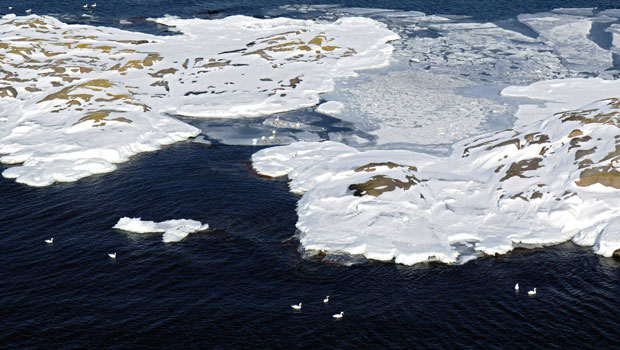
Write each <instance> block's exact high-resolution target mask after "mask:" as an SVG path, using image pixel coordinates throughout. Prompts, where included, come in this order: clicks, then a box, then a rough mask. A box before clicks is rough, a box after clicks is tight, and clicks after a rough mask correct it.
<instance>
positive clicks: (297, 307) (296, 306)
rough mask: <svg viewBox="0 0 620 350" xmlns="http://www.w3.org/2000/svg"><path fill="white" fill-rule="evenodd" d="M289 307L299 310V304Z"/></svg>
mask: <svg viewBox="0 0 620 350" xmlns="http://www.w3.org/2000/svg"><path fill="white" fill-rule="evenodd" d="M291 307H292V308H293V309H295V310H301V303H299V305H291Z"/></svg>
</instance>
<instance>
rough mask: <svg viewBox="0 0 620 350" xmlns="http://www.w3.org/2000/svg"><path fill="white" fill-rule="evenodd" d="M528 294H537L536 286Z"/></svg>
mask: <svg viewBox="0 0 620 350" xmlns="http://www.w3.org/2000/svg"><path fill="white" fill-rule="evenodd" d="M527 295H536V288H534V290H530V291H529V292H527Z"/></svg>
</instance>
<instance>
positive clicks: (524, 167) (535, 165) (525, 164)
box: [499, 158, 543, 181]
mask: <svg viewBox="0 0 620 350" xmlns="http://www.w3.org/2000/svg"><path fill="white" fill-rule="evenodd" d="M542 160H543V159H542V158H532V159H524V160H521V161H518V162H515V163H512V164H511V165H510V167H509V168H508V170H507V171H506V175H504V177H502V178H501V179H500V180H499V181H505V180H508V179H510V178H511V177H515V176H517V177H520V178H528V177H531V176H525V175H523V173H524V172H526V171H532V170H536V169H540V168H541V167H542V165H541V164H540V162H542Z"/></svg>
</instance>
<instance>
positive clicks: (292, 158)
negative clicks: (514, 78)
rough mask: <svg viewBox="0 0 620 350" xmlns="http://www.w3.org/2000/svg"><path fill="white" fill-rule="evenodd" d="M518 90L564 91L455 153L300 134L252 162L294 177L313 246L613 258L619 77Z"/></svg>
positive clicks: (455, 255)
mask: <svg viewBox="0 0 620 350" xmlns="http://www.w3.org/2000/svg"><path fill="white" fill-rule="evenodd" d="M568 87H570V89H569V88H568ZM517 90H518V93H519V95H520V96H524V97H529V98H535V97H536V98H545V97H546V98H554V97H555V96H563V98H562V99H561V100H555V101H553V102H552V104H553V105H552V107H548V106H547V107H545V106H541V107H540V108H547V109H545V111H546V112H548V113H549V114H547V115H546V116H545V117H540V118H539V119H537V120H536V119H534V118H531V117H530V118H529V119H528V122H519V121H518V122H517V123H516V125H515V127H514V128H511V129H507V130H504V131H499V132H492V133H488V134H485V135H480V136H476V137H471V138H468V139H465V140H463V141H460V142H458V143H456V144H455V145H454V146H453V152H452V154H451V155H450V156H449V157H436V156H431V155H428V154H423V153H417V152H411V151H397V150H391V151H390V150H376V151H364V152H361V151H358V150H356V149H354V148H352V147H349V146H346V145H343V144H341V143H336V142H321V143H312V142H300V143H295V144H291V145H288V146H281V147H274V148H268V149H264V150H261V151H259V152H257V153H256V154H254V155H253V157H252V161H253V166H254V168H255V169H256V170H257V171H258V172H259V173H261V174H263V175H267V176H283V175H287V176H288V177H289V179H290V180H291V181H290V188H291V191H292V192H294V193H298V194H303V196H302V197H301V199H300V200H299V203H298V208H297V213H298V217H299V219H298V222H297V228H298V229H299V230H300V232H301V234H300V243H301V245H302V247H303V248H304V249H305V250H306V251H308V252H319V251H323V252H327V253H346V254H353V255H358V254H359V255H364V256H365V257H367V258H370V259H377V260H392V259H394V261H395V262H397V263H402V264H414V263H418V262H423V261H428V260H439V261H443V262H446V263H461V262H464V261H468V260H469V259H471V258H473V257H476V256H479V255H481V254H488V255H493V254H503V253H506V252H509V251H510V250H512V249H513V248H514V247H516V246H544V245H551V244H559V243H562V242H566V241H569V240H571V239H572V240H573V241H574V242H575V243H577V244H584V245H590V246H594V251H595V252H597V253H600V254H603V255H606V256H609V255H611V254H612V253H613V251H614V250H615V249H618V248H620V240H619V239H618V237H620V236H619V235H618V224H617V223H618V218H619V214H620V212H619V211H618V208H620V192H619V191H620V172H619V171H618V169H619V168H620V155H619V154H618V152H619V151H618V150H619V149H620V119H619V117H618V116H619V115H620V97H619V96H620V82H618V81H612V82H610V81H604V80H601V79H588V80H586V79H569V80H554V81H546V82H539V83H535V84H532V85H530V86H527V87H519V88H517V87H514V88H509V89H506V90H505V91H504V93H505V94H509V93H510V94H514V93H515V91H517ZM541 92H544V93H541ZM565 94H568V95H565ZM586 98H587V99H591V100H590V102H592V103H590V104H585V106H580V108H577V109H575V108H574V107H573V106H574V105H575V103H577V102H579V101H583V100H584V99H586ZM518 115H523V113H522V112H521V113H519V114H518ZM537 115H538V116H540V115H541V114H540V113H539V114H537ZM463 246H467V247H470V249H465V250H463V249H460V248H459V247H463Z"/></svg>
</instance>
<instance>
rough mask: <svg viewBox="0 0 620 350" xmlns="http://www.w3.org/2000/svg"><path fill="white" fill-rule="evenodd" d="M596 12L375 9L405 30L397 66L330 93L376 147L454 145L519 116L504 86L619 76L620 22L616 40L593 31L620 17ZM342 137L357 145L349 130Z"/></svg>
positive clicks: (397, 28) (396, 55)
mask: <svg viewBox="0 0 620 350" xmlns="http://www.w3.org/2000/svg"><path fill="white" fill-rule="evenodd" d="M331 11H334V12H335V11H336V10H335V9H332V10H331ZM592 13H593V12H592V9H558V10H557V11H555V13H550V12H545V13H539V14H526V15H521V16H518V18H517V19H514V20H510V21H503V22H502V21H500V22H497V23H479V22H473V21H472V22H466V21H462V20H452V19H449V18H445V17H440V16H428V15H424V14H416V15H409V16H407V17H403V18H394V17H389V16H390V15H389V14H390V12H389V11H384V13H381V12H375V13H373V18H380V17H381V16H386V19H385V21H387V22H388V23H390V25H391V26H390V28H391V29H392V30H394V31H395V32H397V33H398V34H399V35H400V36H401V39H400V40H398V41H395V42H393V43H392V45H394V47H395V51H394V54H393V57H392V64H391V65H390V67H389V68H386V69H382V70H381V71H380V72H370V73H369V74H366V75H365V76H364V77H362V78H360V79H354V80H349V81H347V82H346V83H343V84H341V85H338V87H337V88H336V89H335V90H334V92H331V93H328V94H326V95H324V96H323V97H324V98H325V99H326V100H328V101H329V100H336V101H340V102H343V103H344V104H345V106H346V108H345V109H344V110H343V112H342V114H341V115H339V116H338V117H339V118H341V119H344V120H346V121H348V122H351V123H353V124H354V125H355V127H356V128H357V129H359V130H361V131H363V132H365V133H367V134H369V135H372V136H374V138H373V140H372V141H373V142H372V143H373V145H377V146H379V147H382V148H386V147H389V148H395V147H399V148H405V147H406V146H407V145H412V144H416V145H432V146H436V145H439V144H452V143H454V142H456V141H459V140H462V139H464V138H466V137H469V136H473V135H476V134H479V133H481V132H484V131H486V130H488V129H491V128H492V127H493V126H494V125H496V124H493V123H495V121H497V120H498V118H504V119H506V118H508V117H510V116H511V115H512V109H513V108H514V106H513V104H512V102H511V100H509V99H502V98H497V92H498V91H500V90H501V88H502V87H505V86H507V85H522V84H531V83H532V82H536V81H542V80H549V79H560V78H571V77H584V76H585V77H591V76H598V77H604V78H607V79H614V74H617V73H618V70H617V68H616V69H614V68H613V67H612V66H613V60H612V55H613V54H614V53H616V54H617V53H620V35H619V34H618V33H620V31H619V30H618V28H619V27H618V25H619V24H618V23H615V24H611V25H610V26H609V27H608V28H606V29H604V30H605V31H606V32H608V33H610V34H611V35H612V43H611V47H609V48H602V47H601V46H599V45H598V44H597V43H596V42H595V41H594V39H593V37H596V36H597V35H594V34H596V33H591V31H592V30H595V31H596V28H597V27H596V26H595V24H599V25H600V24H605V23H612V22H614V21H615V22H617V21H618V20H617V19H615V18H612V17H609V14H610V13H611V12H604V13H601V14H598V15H593V14H592ZM605 34H606V33H605ZM603 46H604V45H603ZM492 87H495V89H493V88H492ZM592 101H593V100H589V101H586V102H584V104H585V103H589V102H592ZM577 107H579V106H577ZM497 126H498V127H497V128H496V129H501V128H503V127H504V125H497ZM485 129H486V130H485ZM338 139H341V140H346V141H347V142H349V143H350V144H354V143H353V142H350V141H349V140H347V137H346V135H345V136H344V137H341V138H338ZM409 148H411V149H413V147H409Z"/></svg>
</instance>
